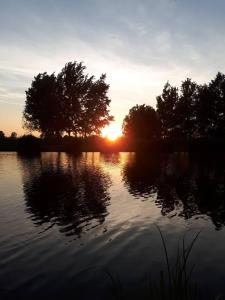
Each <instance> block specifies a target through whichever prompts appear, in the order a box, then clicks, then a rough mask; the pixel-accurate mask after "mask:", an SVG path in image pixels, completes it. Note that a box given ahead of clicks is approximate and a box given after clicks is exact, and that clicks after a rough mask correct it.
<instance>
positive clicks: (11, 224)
mask: <svg viewBox="0 0 225 300" xmlns="http://www.w3.org/2000/svg"><path fill="white" fill-rule="evenodd" d="M224 225H225V156H224V155H220V156H218V155H214V156H204V155H199V156H198V157H196V156H190V155H188V154H187V153H179V154H176V153H174V154H167V155H156V154H154V155H153V154H152V155H150V154H146V153H142V154H135V153H113V154H103V153H82V154H81V155H80V156H73V155H69V154H66V153H54V152H52V153H47V152H46V153H42V154H40V155H39V156H35V157H24V156H19V155H18V154H16V153H10V152H1V153H0V298H1V299H23V300H25V299H41V298H42V299H62V298H64V299H108V297H109V296H110V295H111V293H112V280H111V279H110V274H111V275H112V276H114V278H117V280H118V281H120V283H121V285H122V286H123V288H124V289H127V290H132V291H133V290H135V289H136V287H137V288H138V286H141V285H143V284H144V282H145V280H146V278H148V276H151V278H153V279H157V278H158V277H159V272H160V270H161V269H165V256H164V251H163V246H162V241H161V239H160V235H159V231H158V229H157V226H158V227H159V228H160V229H161V231H162V232H163V234H164V237H165V240H166V245H167V247H168V254H169V258H170V259H171V261H173V260H174V259H175V256H176V250H177V245H178V242H179V240H181V239H182V238H183V237H185V240H186V243H188V242H190V241H191V239H192V238H193V237H194V235H195V234H196V233H198V232H200V235H199V237H198V239H197V241H196V243H195V245H194V247H193V251H192V253H191V257H190V259H191V263H193V264H196V266H195V270H194V273H193V280H196V281H197V282H198V284H199V286H200V287H202V288H203V290H204V293H207V294H208V295H209V294H211V293H212V294H214V293H216V294H219V293H220V292H224V289H225V288H224V279H225V276H224V275H225V230H224ZM107 295H108V296H107Z"/></svg>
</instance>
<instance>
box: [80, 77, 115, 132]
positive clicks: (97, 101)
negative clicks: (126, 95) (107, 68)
mask: <svg viewBox="0 0 225 300" xmlns="http://www.w3.org/2000/svg"><path fill="white" fill-rule="evenodd" d="M105 79H106V75H105V74H102V75H101V76H100V78H99V79H98V80H96V81H94V80H92V84H91V86H90V87H89V90H88V92H87V95H86V97H85V98H84V99H83V101H82V117H81V122H80V133H81V134H82V135H83V136H86V135H90V134H99V133H100V129H101V128H103V127H105V126H106V125H108V124H109V122H111V121H113V119H114V118H113V116H111V115H110V113H109V109H108V107H109V104H110V102H111V100H110V99H109V97H108V95H107V93H108V90H109V85H108V84H106V82H105Z"/></svg>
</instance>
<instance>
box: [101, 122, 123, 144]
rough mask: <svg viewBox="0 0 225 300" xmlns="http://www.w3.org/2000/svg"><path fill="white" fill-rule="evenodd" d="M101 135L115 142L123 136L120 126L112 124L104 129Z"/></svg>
mask: <svg viewBox="0 0 225 300" xmlns="http://www.w3.org/2000/svg"><path fill="white" fill-rule="evenodd" d="M101 134H102V136H103V137H106V138H107V139H108V140H110V141H115V140H116V139H117V138H118V137H120V136H121V135H122V131H121V129H120V127H119V126H118V125H116V124H110V125H108V126H106V127H104V128H103V129H102V132H101Z"/></svg>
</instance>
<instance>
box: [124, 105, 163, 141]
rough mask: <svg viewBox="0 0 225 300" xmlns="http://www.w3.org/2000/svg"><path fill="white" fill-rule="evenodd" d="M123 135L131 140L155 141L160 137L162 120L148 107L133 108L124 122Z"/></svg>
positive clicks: (138, 106) (137, 106)
mask: <svg viewBox="0 0 225 300" xmlns="http://www.w3.org/2000/svg"><path fill="white" fill-rule="evenodd" d="M123 133H124V135H125V136H127V137H130V138H143V139H154V138H157V137H159V136H160V120H159V118H158V115H157V113H156V111H155V110H154V108H152V107H151V106H148V105H145V104H143V105H136V106H134V107H132V108H131V109H130V111H129V114H128V115H127V116H126V117H125V118H124V121H123Z"/></svg>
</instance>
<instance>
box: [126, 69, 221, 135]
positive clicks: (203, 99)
mask: <svg viewBox="0 0 225 300" xmlns="http://www.w3.org/2000/svg"><path fill="white" fill-rule="evenodd" d="M156 102H157V105H156V110H155V109H154V108H152V107H151V106H149V105H145V104H143V105H136V106H134V107H132V108H131V109H130V111H129V113H128V115H127V116H125V118H124V121H123V133H124V135H125V136H127V137H130V138H143V139H156V138H160V137H161V138H162V139H186V140H190V139H197V138H203V139H212V138H216V139H224V138H225V75H224V74H222V73H220V72H219V73H218V74H217V75H216V77H215V78H214V79H213V80H211V81H210V82H209V83H208V84H197V83H196V82H194V81H192V80H191V79H190V78H187V79H186V80H185V81H183V82H182V83H181V87H180V89H178V88H177V87H176V86H172V85H171V84H170V83H169V82H167V83H166V84H165V86H164V88H163V91H162V94H161V95H159V96H158V97H157V98H156Z"/></svg>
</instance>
